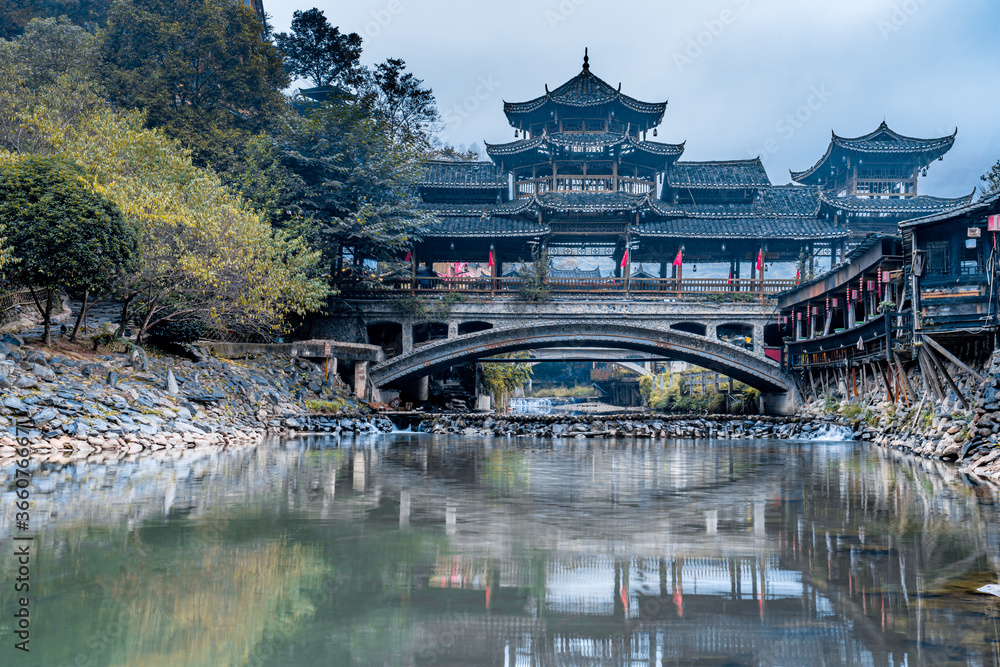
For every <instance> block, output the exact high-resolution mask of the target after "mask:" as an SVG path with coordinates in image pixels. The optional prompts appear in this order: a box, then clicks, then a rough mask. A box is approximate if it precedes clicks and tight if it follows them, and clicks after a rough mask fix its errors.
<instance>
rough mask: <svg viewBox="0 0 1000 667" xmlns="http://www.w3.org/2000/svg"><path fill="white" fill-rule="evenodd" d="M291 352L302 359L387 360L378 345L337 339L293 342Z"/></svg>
mask: <svg viewBox="0 0 1000 667" xmlns="http://www.w3.org/2000/svg"><path fill="white" fill-rule="evenodd" d="M291 348H292V350H291V354H292V356H293V357H300V358H302V359H327V358H336V359H342V360H345V361H374V362H380V361H384V360H385V352H384V351H383V350H382V348H381V347H379V346H377V345H364V344H362V343H341V342H338V341H335V340H304V341H299V342H298V343H292V345H291Z"/></svg>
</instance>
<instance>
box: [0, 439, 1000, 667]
mask: <svg viewBox="0 0 1000 667" xmlns="http://www.w3.org/2000/svg"><path fill="white" fill-rule="evenodd" d="M6 472H8V473H9V471H6ZM35 476H36V477H35V486H36V494H35V501H36V505H35V508H34V513H33V516H32V518H33V522H34V525H35V526H36V527H37V528H39V529H40V532H39V534H38V537H37V540H38V542H37V543H36V544H37V547H38V548H39V549H40V552H39V553H38V561H37V563H38V566H37V569H33V573H34V574H33V576H34V577H35V579H34V580H33V582H34V583H37V594H38V596H39V597H38V598H37V599H36V600H35V603H34V604H35V607H34V609H33V614H34V615H33V617H32V619H33V620H32V653H31V654H30V659H29V660H28V664H44V665H63V664H67V665H69V664H72V665H76V664H79V665H83V664H94V665H105V664H118V665H126V664H129V665H131V664H142V665H147V664H148V665H158V664H162V665H177V664H183V665H245V664H267V665H271V664H282V665H285V664H288V665H298V664H304V665H310V664H324V665H330V664H333V665H386V664H389V665H498V666H499V665H505V666H506V665H511V666H512V665H674V664H685V665H687V664H698V665H821V664H822V665H840V664H849V665H854V664H859V665H925V664H927V665H983V666H985V665H995V664H1000V654H998V647H1000V643H998V638H1000V630H998V624H1000V620H998V617H1000V604H998V602H995V601H994V600H996V598H991V597H987V596H983V595H980V594H977V593H976V592H975V590H976V589H977V588H978V587H979V586H981V585H983V584H985V583H992V582H996V581H997V580H998V565H1000V564H998V562H997V557H998V555H1000V550H998V549H1000V539H998V535H1000V533H998V527H1000V518H998V517H997V516H996V511H995V508H996V501H997V494H996V492H995V491H994V490H992V489H991V488H987V487H983V486H972V485H970V484H969V483H968V482H967V481H966V480H965V479H964V478H962V477H961V476H959V475H958V474H957V473H955V472H954V470H953V469H951V468H950V467H948V466H946V465H945V464H941V463H935V462H927V461H922V460H913V459H909V458H906V457H903V456H902V455H901V454H899V453H896V452H891V451H885V450H880V449H867V448H863V447H862V446H858V445H854V444H827V443H823V444H815V443H808V444H807V443H788V442H777V441H774V442H772V441H750V442H731V441H727V442H712V443H705V442H698V443H695V442H690V441H676V442H675V441H670V442H661V443H632V442H625V441H618V442H597V441H569V442H552V441H537V442H531V443H526V442H524V441H521V442H517V443H515V442H512V441H507V440H499V439H497V440H468V439H463V438H448V437H431V436H415V435H406V434H402V435H396V436H392V437H389V438H378V439H376V438H373V437H370V438H364V439H358V440H347V441H338V440H332V439H328V438H322V439H320V438H317V439H303V440H299V441H296V442H291V443H267V444H265V445H262V446H260V447H257V448H253V449H242V450H236V451H232V452H224V453H202V452H193V451H192V452H179V453H174V454H170V455H166V454H165V455H163V456H161V457H157V458H153V457H147V458H144V459H139V460H135V461H128V460H125V461H119V462H108V461H103V462H102V461H97V462H90V463H88V462H85V461H80V462H77V463H75V464H74V465H68V466H65V465H57V464H46V465H45V466H44V467H41V468H39V469H37V470H36V471H35ZM5 479H10V476H9V475H7V476H5ZM10 491H11V489H7V494H5V496H4V499H3V500H4V503H3V507H2V508H0V512H2V513H3V516H2V526H3V527H4V528H5V529H8V528H9V526H10V525H11V520H12V518H13V517H12V516H7V515H6V513H7V512H9V511H10V510H11V508H12V506H13V502H12V501H11V500H10V499H9V498H8V496H9V495H10V494H9V492H10ZM9 537H10V535H9V533H7V534H3V535H2V538H0V541H2V542H3V546H2V549H3V552H2V553H3V559H4V560H3V567H4V575H5V580H7V581H9V580H10V578H11V577H10V575H11V573H12V572H13V571H14V564H13V562H12V561H11V559H10V556H9V555H10V554H11V553H12V551H13V549H12V547H11V542H10V539H9ZM0 603H2V606H3V609H2V613H3V617H2V618H3V619H4V620H3V621H0V623H7V619H9V618H10V617H11V614H12V613H13V609H14V600H13V591H12V590H11V589H10V587H5V588H4V590H3V591H2V592H0ZM8 629H9V626H8Z"/></svg>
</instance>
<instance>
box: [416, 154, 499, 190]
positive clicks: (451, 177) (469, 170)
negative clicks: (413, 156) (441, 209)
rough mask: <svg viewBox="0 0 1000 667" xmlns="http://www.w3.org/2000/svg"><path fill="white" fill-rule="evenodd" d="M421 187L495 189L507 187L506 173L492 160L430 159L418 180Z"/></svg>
mask: <svg viewBox="0 0 1000 667" xmlns="http://www.w3.org/2000/svg"><path fill="white" fill-rule="evenodd" d="M420 187H423V188H448V189H467V190H497V189H505V188H507V173H506V172H504V171H501V170H500V168H499V167H498V166H496V165H495V164H494V163H492V162H479V161H476V162H465V161H461V162H459V161H452V160H430V161H428V162H427V164H426V166H425V167H424V175H423V178H422V179H421V181H420Z"/></svg>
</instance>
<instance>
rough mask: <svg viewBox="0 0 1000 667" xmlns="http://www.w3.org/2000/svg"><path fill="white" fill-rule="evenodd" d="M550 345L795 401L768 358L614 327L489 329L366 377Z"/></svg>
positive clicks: (419, 372)
mask: <svg viewBox="0 0 1000 667" xmlns="http://www.w3.org/2000/svg"><path fill="white" fill-rule="evenodd" d="M551 347H561V348H566V347H590V348H595V347H600V348H611V349H619V350H631V351H635V352H644V353H648V354H653V355H657V356H659V357H661V358H669V359H675V360H677V361H686V362H688V363H691V364H694V365H697V366H700V367H702V368H706V369H708V370H712V371H716V372H718V373H721V374H724V375H727V376H729V377H731V378H734V379H735V380H738V381H740V382H743V383H744V384H747V385H749V386H751V387H754V388H755V389H758V390H759V391H760V392H761V393H762V394H770V395H782V396H786V397H787V398H788V399H790V401H787V403H788V404H789V406H794V404H795V403H796V402H797V391H796V388H795V384H794V381H793V380H792V379H791V378H790V377H789V376H787V375H786V374H785V373H784V372H783V371H782V369H781V366H780V365H779V364H778V363H776V362H774V361H772V360H770V359H767V358H763V357H760V356H756V355H754V354H753V353H752V352H751V351H748V350H746V349H743V348H740V347H737V346H735V345H730V344H728V343H724V342H720V341H717V340H711V339H709V338H706V337H704V336H698V335H695V334H691V333H687V332H683V331H677V330H661V329H655V328H649V327H643V326H637V325H627V324H619V323H615V324H604V323H581V322H566V323H550V324H541V325H534V326H524V327H514V328H507V329H491V330H488V331H482V332H478V333H474V334H469V335H466V336H459V337H456V338H450V339H447V340H443V341H436V342H433V343H429V344H427V345H424V346H422V347H419V348H416V349H414V350H413V351H412V352H409V353H407V354H403V355H400V356H398V357H396V358H394V359H391V360H389V361H386V362H384V363H382V364H380V365H378V366H376V367H375V368H373V369H372V373H371V379H372V382H373V384H374V385H375V386H376V387H402V386H406V385H407V384H408V383H412V382H414V381H416V380H418V379H419V378H422V377H426V376H427V375H430V374H432V373H434V372H436V371H439V370H442V369H445V368H448V367H450V366H455V365H458V364H462V363H468V362H474V361H477V360H479V359H484V358H488V357H494V356H497V355H501V354H507V353H510V352H519V351H521V350H537V349H544V348H551ZM790 409H791V407H788V408H782V409H778V410H775V411H786V410H790Z"/></svg>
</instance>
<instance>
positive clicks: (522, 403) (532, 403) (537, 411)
mask: <svg viewBox="0 0 1000 667" xmlns="http://www.w3.org/2000/svg"><path fill="white" fill-rule="evenodd" d="M510 411H511V412H512V413H514V414H515V415H550V414H552V400H551V399H548V398H512V399H510Z"/></svg>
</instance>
